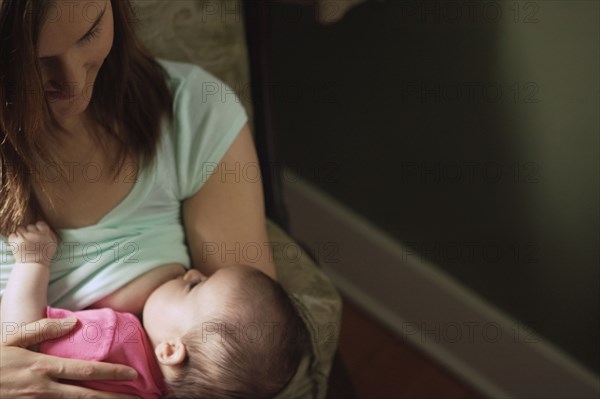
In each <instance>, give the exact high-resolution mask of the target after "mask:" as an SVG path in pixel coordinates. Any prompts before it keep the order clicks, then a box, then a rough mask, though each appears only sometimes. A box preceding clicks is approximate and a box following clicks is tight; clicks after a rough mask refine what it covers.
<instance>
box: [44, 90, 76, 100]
mask: <svg viewBox="0 0 600 399" xmlns="http://www.w3.org/2000/svg"><path fill="white" fill-rule="evenodd" d="M46 97H47V98H48V100H54V101H57V100H70V99H72V98H73V97H74V96H71V95H69V94H67V93H63V92H62V91H50V90H47V91H46Z"/></svg>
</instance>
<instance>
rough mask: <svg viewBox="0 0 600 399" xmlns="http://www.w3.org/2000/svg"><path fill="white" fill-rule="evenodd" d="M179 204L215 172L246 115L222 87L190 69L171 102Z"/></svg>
mask: <svg viewBox="0 0 600 399" xmlns="http://www.w3.org/2000/svg"><path fill="white" fill-rule="evenodd" d="M174 102H175V103H174V129H175V132H174V144H175V148H174V151H175V163H176V168H177V178H178V183H179V184H178V185H179V200H183V199H185V198H188V197H190V196H192V195H193V194H195V193H196V192H197V191H198V190H199V189H200V188H201V187H202V185H203V184H204V183H205V182H206V180H207V179H208V178H209V177H210V176H211V175H212V174H213V173H215V171H216V170H217V165H218V163H219V161H220V160H221V159H222V158H223V156H224V155H225V153H226V152H227V150H228V149H229V147H230V146H231V144H232V143H233V141H234V140H235V138H236V137H237V135H238V133H239V132H240V131H241V129H242V127H244V124H245V123H246V122H247V120H248V115H247V113H246V110H245V108H244V106H243V105H242V103H241V101H240V99H239V97H238V95H237V94H236V93H235V91H234V90H232V88H231V87H230V86H228V85H227V84H226V83H224V82H223V81H221V80H220V79H219V78H217V77H215V76H214V75H212V74H211V73H209V72H208V71H206V70H204V69H203V68H201V67H199V66H197V65H193V66H192V67H191V71H190V73H189V74H188V75H187V77H186V79H185V80H184V81H183V82H182V84H181V86H180V87H179V89H178V90H177V92H176V94H175V99H174Z"/></svg>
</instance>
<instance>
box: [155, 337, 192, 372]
mask: <svg viewBox="0 0 600 399" xmlns="http://www.w3.org/2000/svg"><path fill="white" fill-rule="evenodd" d="M154 353H155V354H156V358H157V359H158V362H159V363H160V364H163V365H165V366H178V365H180V364H181V363H183V361H184V360H185V357H186V355H187V351H186V349H185V345H184V344H183V342H181V339H180V338H175V339H170V340H168V341H163V342H161V343H160V344H158V345H157V346H156V349H154Z"/></svg>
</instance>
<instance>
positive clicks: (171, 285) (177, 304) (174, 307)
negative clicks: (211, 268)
mask: <svg viewBox="0 0 600 399" xmlns="http://www.w3.org/2000/svg"><path fill="white" fill-rule="evenodd" d="M238 281H239V271H238V270H237V269H236V266H232V267H225V268H223V269H219V270H218V271H216V272H215V273H213V275H212V276H210V277H206V276H204V275H203V274H202V273H200V272H199V271H198V270H196V269H191V270H189V271H187V273H185V274H184V275H182V276H179V277H177V278H175V279H173V280H169V281H167V282H166V283H164V284H163V285H161V286H160V287H158V288H157V289H156V290H154V291H153V292H152V294H150V296H149V297H148V300H147V301H146V304H145V305H144V313H143V323H144V328H145V330H146V332H147V334H148V337H149V338H150V341H151V342H152V345H153V346H156V345H157V344H158V343H160V342H162V341H165V340H169V339H173V338H175V337H182V336H183V335H185V333H186V332H187V331H188V330H189V329H190V328H192V327H193V326H197V325H199V324H201V323H202V322H203V321H204V320H207V319H208V318H209V317H210V315H211V314H212V312H213V310H216V309H219V308H220V307H221V306H223V304H224V302H225V300H226V298H228V297H229V295H231V293H232V292H233V291H232V290H235V289H236V286H237V282H238Z"/></svg>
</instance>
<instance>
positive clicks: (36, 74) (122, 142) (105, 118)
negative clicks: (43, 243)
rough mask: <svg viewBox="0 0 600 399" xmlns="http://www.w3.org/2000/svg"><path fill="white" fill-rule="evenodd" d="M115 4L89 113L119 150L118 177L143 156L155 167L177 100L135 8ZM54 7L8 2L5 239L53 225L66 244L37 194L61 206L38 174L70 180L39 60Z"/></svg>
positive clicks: (2, 96) (3, 107)
mask: <svg viewBox="0 0 600 399" xmlns="http://www.w3.org/2000/svg"><path fill="white" fill-rule="evenodd" d="M110 1H111V4H112V8H113V15H114V41H113V47H112V49H111V51H110V53H109V55H108V57H107V58H106V60H105V61H104V64H103V65H102V67H101V68H100V71H99V72H98V76H97V78H96V81H95V83H94V90H93V96H92V98H91V100H90V104H89V106H88V107H90V108H89V112H90V115H92V117H93V120H94V122H96V123H97V126H101V127H102V128H103V129H99V130H98V132H95V134H96V135H97V136H98V137H95V139H96V141H97V142H98V143H106V142H107V138H108V137H106V135H107V134H108V135H110V136H112V138H113V139H115V140H116V142H117V143H119V146H118V148H119V150H118V151H117V153H116V154H114V162H112V165H113V167H112V173H113V176H115V177H116V176H118V174H119V172H120V170H121V168H122V167H123V165H124V163H125V161H126V158H127V156H128V155H129V154H135V155H137V157H139V158H140V159H141V162H142V166H143V167H147V166H148V165H149V164H150V163H151V162H152V161H153V160H154V158H155V154H156V149H157V145H158V140H159V138H160V133H161V122H162V118H163V116H164V115H165V113H166V116H167V117H168V120H169V121H170V122H172V121H173V111H172V104H173V98H172V94H171V92H170V89H169V87H168V86H167V81H166V77H167V75H166V71H165V70H164V68H162V66H161V65H160V64H158V63H157V62H156V60H155V58H154V57H153V56H152V55H151V54H150V52H149V51H148V50H147V49H146V48H145V47H144V45H143V44H142V43H141V41H140V40H139V39H138V37H137V35H136V33H135V21H136V20H135V14H134V10H133V8H132V6H131V4H130V1H129V0H110ZM53 2H54V0H2V1H1V2H0V4H1V8H0V143H1V144H0V182H1V184H2V186H1V187H0V234H1V235H4V236H8V234H10V233H12V232H13V231H15V229H16V228H17V227H18V226H19V225H23V224H26V223H32V222H35V221H37V220H45V221H46V222H47V223H48V224H49V225H50V227H51V228H52V230H53V231H54V233H55V234H56V235H57V237H58V238H59V240H60V234H59V233H58V231H57V229H56V228H55V227H54V226H52V225H51V223H50V222H49V221H48V220H47V217H46V216H45V214H44V212H43V211H42V209H41V207H40V205H39V203H40V202H39V200H38V199H37V198H36V195H35V193H34V192H33V183H34V182H36V183H37V184H39V186H38V187H40V188H41V191H40V192H42V193H43V195H45V197H46V199H47V200H48V201H49V202H50V203H52V202H53V201H52V198H51V197H50V195H49V194H48V190H47V189H46V188H45V186H46V182H44V181H43V180H44V179H41V178H40V176H41V173H35V171H40V170H41V169H40V168H43V167H44V165H53V166H56V167H57V168H58V169H62V173H65V174H63V175H62V176H67V174H66V170H65V169H64V168H63V166H62V163H61V162H59V161H58V160H59V158H58V157H57V154H58V153H59V152H58V151H60V150H59V148H60V143H61V141H62V140H63V139H65V134H64V133H65V131H64V130H63V129H62V128H61V127H60V125H59V124H58V122H57V121H56V120H55V119H54V117H53V115H52V112H51V110H50V108H49V106H48V104H47V102H46V99H45V96H44V87H43V82H42V75H41V71H40V68H39V65H38V60H37V54H36V53H37V51H36V48H37V46H36V45H37V42H38V36H39V32H40V30H41V27H42V25H43V21H44V20H45V15H46V12H47V10H49V7H50V6H51V5H52V4H53ZM99 132H103V133H99ZM100 134H101V135H102V137H99V135H100ZM107 155H108V154H107ZM111 155H112V154H111ZM31 171H34V173H32V172H31ZM34 179H35V180H34Z"/></svg>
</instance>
